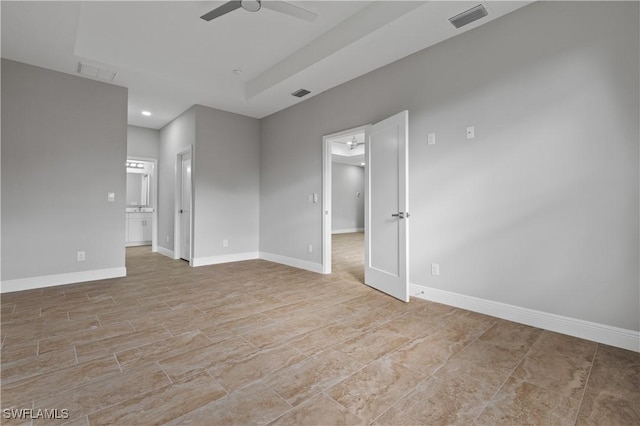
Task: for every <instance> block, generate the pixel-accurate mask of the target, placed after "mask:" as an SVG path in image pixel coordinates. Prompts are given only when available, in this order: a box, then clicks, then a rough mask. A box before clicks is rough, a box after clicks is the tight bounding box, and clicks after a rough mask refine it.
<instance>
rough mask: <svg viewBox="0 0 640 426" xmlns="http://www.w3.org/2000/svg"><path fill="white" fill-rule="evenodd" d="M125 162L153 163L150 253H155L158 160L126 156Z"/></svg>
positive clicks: (156, 240) (156, 238) (156, 245)
mask: <svg viewBox="0 0 640 426" xmlns="http://www.w3.org/2000/svg"><path fill="white" fill-rule="evenodd" d="M127 160H132V161H146V162H147V163H153V175H152V179H151V184H152V185H153V191H151V197H152V202H151V207H153V213H152V214H151V221H152V223H151V251H152V252H154V253H155V252H157V251H158V159H157V158H147V157H138V156H135V155H132V156H129V155H128V156H127Z"/></svg>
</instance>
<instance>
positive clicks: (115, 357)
mask: <svg viewBox="0 0 640 426" xmlns="http://www.w3.org/2000/svg"><path fill="white" fill-rule="evenodd" d="M113 358H114V359H115V360H116V364H118V368H119V369H120V372H121V373H124V370H122V366H121V365H120V361H118V357H117V356H116V354H115V352H114V353H113Z"/></svg>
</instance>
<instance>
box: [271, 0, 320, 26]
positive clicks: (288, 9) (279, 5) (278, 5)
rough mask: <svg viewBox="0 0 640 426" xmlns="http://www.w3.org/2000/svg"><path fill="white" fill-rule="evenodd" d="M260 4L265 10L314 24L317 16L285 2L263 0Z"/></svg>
mask: <svg viewBox="0 0 640 426" xmlns="http://www.w3.org/2000/svg"><path fill="white" fill-rule="evenodd" d="M261 3H262V7H264V8H266V9H271V10H275V11H276V12H280V13H284V14H286V15H290V16H293V17H295V18H299V19H304V20H305V21H309V22H314V21H315V20H316V18H317V17H318V15H316V14H315V13H313V12H311V11H308V10H307V9H303V8H301V7H298V6H295V5H293V4H291V3H289V2H286V1H269V0H265V1H263V2H261Z"/></svg>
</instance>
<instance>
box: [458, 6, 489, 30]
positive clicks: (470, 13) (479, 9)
mask: <svg viewBox="0 0 640 426" xmlns="http://www.w3.org/2000/svg"><path fill="white" fill-rule="evenodd" d="M488 14H489V12H487V9H485V8H484V6H483V5H481V4H479V5H477V6H476V7H472V8H471V9H469V10H466V11H464V12H462V13H460V14H458V15H456V16H454V17H453V18H449V22H451V23H452V24H453V26H454V27H456V28H460V27H464V26H465V25H467V24H470V23H472V22H474V21H477V20H478V19H480V18H484V17H485V16H487V15H488Z"/></svg>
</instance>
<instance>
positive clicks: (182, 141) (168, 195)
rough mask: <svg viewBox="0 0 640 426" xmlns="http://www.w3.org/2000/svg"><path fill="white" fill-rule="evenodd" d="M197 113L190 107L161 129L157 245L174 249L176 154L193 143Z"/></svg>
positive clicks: (194, 141)
mask: <svg viewBox="0 0 640 426" xmlns="http://www.w3.org/2000/svg"><path fill="white" fill-rule="evenodd" d="M195 143H196V113H195V107H191V108H189V109H188V110H187V111H185V112H184V113H182V115H180V116H179V117H178V118H176V119H175V120H173V121H172V122H171V123H169V124H167V125H166V126H164V127H163V128H162V129H161V130H160V161H159V163H158V246H159V247H163V248H165V249H167V250H171V251H173V237H174V235H173V230H174V228H173V226H174V215H175V213H176V212H175V195H174V194H175V184H176V175H175V174H176V164H177V161H178V154H180V153H181V152H183V151H185V150H187V149H189V147H193V146H195Z"/></svg>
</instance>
